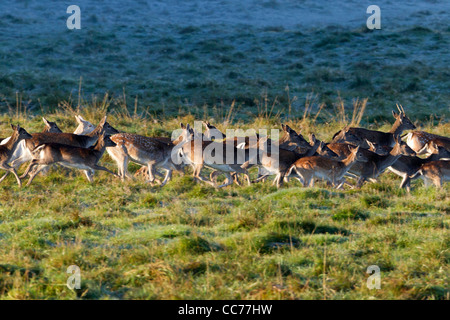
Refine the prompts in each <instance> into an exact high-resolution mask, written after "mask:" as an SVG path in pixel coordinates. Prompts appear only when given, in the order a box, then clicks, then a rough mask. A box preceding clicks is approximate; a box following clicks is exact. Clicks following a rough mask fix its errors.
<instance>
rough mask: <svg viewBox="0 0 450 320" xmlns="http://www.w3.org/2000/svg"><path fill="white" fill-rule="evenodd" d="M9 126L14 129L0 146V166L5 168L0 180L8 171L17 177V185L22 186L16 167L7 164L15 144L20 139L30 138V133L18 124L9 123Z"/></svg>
mask: <svg viewBox="0 0 450 320" xmlns="http://www.w3.org/2000/svg"><path fill="white" fill-rule="evenodd" d="M11 128H12V129H13V130H14V132H13V134H12V136H11V137H10V139H9V140H8V142H7V143H6V144H4V145H1V146H0V168H1V169H3V170H6V173H5V175H4V176H3V177H2V178H1V179H0V182H1V181H3V179H5V178H6V177H7V176H8V174H9V173H10V172H12V173H13V174H14V176H15V177H16V179H17V183H18V184H19V187H21V186H22V183H21V181H20V179H19V176H18V175H17V172H16V169H14V168H13V167H11V166H9V164H8V163H9V161H10V159H11V157H12V155H13V153H14V150H15V149H16V147H17V145H18V144H19V143H20V142H21V141H22V140H26V139H30V138H31V134H29V133H28V132H27V131H26V130H25V129H23V128H21V127H20V126H19V125H17V126H15V125H11Z"/></svg>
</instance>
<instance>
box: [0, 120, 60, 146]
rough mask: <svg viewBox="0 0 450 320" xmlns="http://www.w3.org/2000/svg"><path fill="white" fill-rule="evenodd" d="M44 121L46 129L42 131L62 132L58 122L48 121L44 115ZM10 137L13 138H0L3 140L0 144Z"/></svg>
mask: <svg viewBox="0 0 450 320" xmlns="http://www.w3.org/2000/svg"><path fill="white" fill-rule="evenodd" d="M42 121H44V124H45V127H44V130H42V132H54V133H61V132H62V131H61V129H60V128H59V127H58V125H57V124H56V122H52V121H48V120H47V119H45V118H44V117H42ZM9 139H11V137H8V138H5V139H1V138H0V141H1V142H0V145H3V144H5V143H7V142H8V141H9ZM22 141H23V140H22ZM18 148H19V147H18ZM16 149H17V148H16Z"/></svg>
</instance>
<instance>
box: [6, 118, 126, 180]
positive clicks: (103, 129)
mask: <svg viewBox="0 0 450 320" xmlns="http://www.w3.org/2000/svg"><path fill="white" fill-rule="evenodd" d="M118 132H119V131H117V130H116V129H115V128H113V127H112V126H111V125H110V124H109V123H108V122H107V121H106V116H105V117H104V118H103V119H102V121H101V122H100V123H99V125H98V126H97V127H96V128H95V130H94V131H92V132H91V133H89V134H87V135H77V134H73V133H34V134H32V136H33V137H32V138H31V139H27V140H25V149H24V151H23V153H22V154H18V155H15V156H14V159H11V165H12V166H13V167H14V168H17V167H19V166H20V165H22V164H23V163H24V162H27V161H30V160H32V159H33V154H32V152H33V150H34V149H35V148H36V147H38V146H40V145H42V144H46V143H58V144H64V145H69V146H74V147H80V148H89V147H90V146H92V145H94V144H95V143H96V142H97V140H98V137H99V136H100V135H102V134H103V133H106V134H115V133H118ZM21 177H22V178H24V177H25V175H22V176H21Z"/></svg>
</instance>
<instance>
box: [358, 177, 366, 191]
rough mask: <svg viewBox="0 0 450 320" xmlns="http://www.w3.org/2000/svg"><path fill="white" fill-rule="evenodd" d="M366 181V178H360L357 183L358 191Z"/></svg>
mask: <svg viewBox="0 0 450 320" xmlns="http://www.w3.org/2000/svg"><path fill="white" fill-rule="evenodd" d="M365 181H366V178H365V177H362V176H361V177H359V179H358V182H357V183H356V189H361V187H362V185H363V184H364V182H365Z"/></svg>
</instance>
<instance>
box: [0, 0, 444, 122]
mask: <svg viewBox="0 0 450 320" xmlns="http://www.w3.org/2000/svg"><path fill="white" fill-rule="evenodd" d="M72 4H76V5H79V6H80V8H81V19H82V22H81V27H82V29H81V30H68V29H67V28H66V19H67V18H68V17H69V14H67V13H66V9H67V7H68V6H69V5H72ZM370 4H373V3H372V1H333V2H332V3H331V4H330V3H329V2H328V1H290V0H285V1H281V0H280V1H279V0H271V1H234V0H222V1H198V0H197V1H184V2H182V1H173V0H169V1H167V0H164V1H128V2H125V1H118V0H108V1H83V0H81V1H58V2H56V1H46V0H41V1H33V0H30V1H27V0H16V1H2V2H1V3H0V35H1V36H0V95H1V96H0V97H1V99H0V111H3V112H4V111H7V110H8V108H11V107H13V106H14V105H15V104H16V100H17V99H21V100H22V101H23V104H24V108H27V110H28V111H30V112H31V113H41V112H48V111H52V110H55V109H56V108H58V104H59V103H60V102H61V101H64V100H74V101H75V102H74V103H75V104H76V103H77V102H76V101H77V99H78V95H79V86H80V79H82V80H81V89H82V90H81V92H80V93H81V95H82V96H83V98H84V99H86V100H89V99H91V98H92V97H93V96H94V95H96V96H98V97H100V98H101V97H103V95H104V94H105V93H106V92H108V93H109V95H110V97H112V98H118V97H121V96H123V95H124V94H125V96H126V99H127V104H129V108H134V105H135V103H136V105H137V107H138V108H139V109H140V110H147V111H148V112H149V113H151V114H153V115H156V116H158V115H165V116H167V115H177V114H183V113H188V112H190V113H194V114H196V115H199V116H201V115H203V114H204V113H205V111H204V110H205V108H208V107H214V106H218V105H220V106H221V107H222V108H224V109H227V108H228V107H229V106H230V104H231V103H232V101H233V100H234V101H236V105H237V108H238V109H239V117H242V118H243V119H245V118H248V117H252V116H253V115H254V114H255V113H257V112H258V108H260V107H261V105H262V104H264V101H265V102H266V104H269V105H275V108H276V110H279V111H280V112H281V113H282V114H285V113H286V112H287V108H288V104H289V101H291V102H292V101H293V102H292V112H293V114H294V115H295V114H296V113H298V114H301V113H302V112H303V109H304V105H305V101H306V100H307V97H309V99H313V100H314V101H315V102H316V103H317V105H318V104H319V103H322V102H323V103H325V104H326V107H325V110H327V109H328V110H329V112H330V113H331V112H332V110H333V109H334V108H335V104H336V101H337V99H338V97H341V98H342V99H344V100H345V101H346V105H347V106H349V107H351V101H353V100H354V99H356V98H366V97H368V98H369V101H368V107H367V111H366V118H365V119H363V120H364V121H367V122H370V121H373V120H378V119H380V120H382V119H389V120H390V118H391V116H390V115H389V114H388V113H387V112H388V111H389V110H390V109H391V108H392V107H393V106H394V105H395V103H397V102H399V103H401V104H403V106H405V108H406V109H407V110H410V111H413V112H414V113H415V119H422V120H426V119H427V118H428V117H429V116H430V115H431V114H435V115H437V117H438V118H439V117H440V118H441V119H442V117H446V118H448V115H449V102H448V101H449V90H448V88H449V84H450V81H449V78H450V77H449V75H450V70H449V67H448V66H449V64H450V61H449V60H450V59H449V54H448V49H449V31H450V27H449V25H448V22H449V21H450V19H449V18H450V3H449V2H448V1H439V0H436V1H378V2H377V3H376V4H377V5H379V6H380V8H381V17H382V19H381V24H382V30H374V31H370V30H367V28H366V26H365V24H366V19H367V18H368V17H369V14H367V13H366V8H367V7H368V6H369V5H370ZM287 87H288V88H289V91H288V90H287ZM294 97H296V98H294ZM115 107H117V105H116V103H115V102H114V101H113V102H112V104H111V109H114V108H115ZM313 112H314V110H313Z"/></svg>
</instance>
